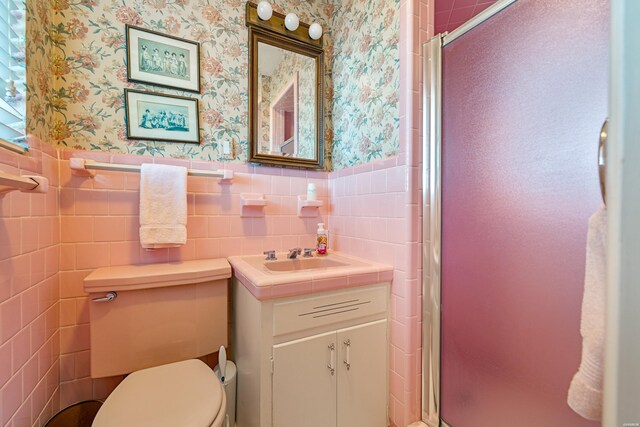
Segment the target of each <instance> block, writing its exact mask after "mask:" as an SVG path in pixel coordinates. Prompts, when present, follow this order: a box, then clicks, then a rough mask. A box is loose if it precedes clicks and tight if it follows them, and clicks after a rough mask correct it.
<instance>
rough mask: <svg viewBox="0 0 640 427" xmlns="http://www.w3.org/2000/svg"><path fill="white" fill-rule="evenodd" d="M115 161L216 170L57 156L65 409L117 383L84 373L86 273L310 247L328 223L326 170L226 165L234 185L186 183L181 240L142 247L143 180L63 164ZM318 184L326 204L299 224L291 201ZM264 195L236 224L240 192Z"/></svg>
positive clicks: (203, 165) (139, 159) (135, 159)
mask: <svg viewBox="0 0 640 427" xmlns="http://www.w3.org/2000/svg"><path fill="white" fill-rule="evenodd" d="M71 156H78V157H85V158H89V157H90V158H94V159H96V160H99V161H105V162H114V163H132V164H141V163H143V162H154V161H155V162H156V163H170V164H175V165H181V166H187V167H191V168H198V169H214V170H215V169H218V168H222V167H223V164H219V163H214V162H201V161H195V160H194V161H187V160H176V159H161V158H158V157H145V156H131V155H109V154H107V153H96V152H74V151H62V152H61V158H62V160H61V162H60V182H61V187H62V189H61V191H60V221H61V230H60V231H61V236H62V237H61V244H60V353H61V355H60V381H61V385H60V400H61V405H62V407H64V406H66V405H68V404H71V403H75V402H77V401H80V400H83V399H90V398H104V397H106V396H107V395H108V394H109V393H110V392H111V390H112V389H113V388H114V387H115V386H116V385H117V384H118V382H119V380H120V379H119V378H109V379H100V380H92V379H91V378H90V377H89V357H90V351H91V349H90V345H89V312H88V310H89V305H88V300H87V295H86V294H85V293H84V291H83V279H84V278H85V277H86V276H87V274H89V273H90V272H91V271H92V270H93V269H95V268H98V267H106V266H111V265H123V264H144V263H152V262H167V261H178V260H190V259H206V258H218V257H228V256H231V255H241V254H259V253H262V252H263V251H266V250H268V249H275V250H277V251H285V250H287V249H289V248H293V247H313V246H314V243H315V232H316V228H317V223H318V222H325V221H326V220H327V212H328V207H327V205H328V203H329V198H328V188H327V184H328V180H327V174H326V173H324V172H304V171H292V170H283V169H278V168H263V167H254V166H246V165H238V164H233V165H229V164H227V165H226V166H227V167H229V168H232V169H234V170H235V176H234V179H233V183H232V184H220V183H219V182H218V180H217V179H212V178H201V177H189V178H188V185H187V188H188V199H187V200H188V219H187V233H188V236H187V237H188V238H187V244H186V245H185V246H182V247H180V248H175V249H162V250H155V251H146V250H144V249H142V248H141V247H140V241H139V237H138V226H139V225H138V224H139V218H138V204H139V181H140V175H139V174H134V173H123V172H99V173H98V175H97V176H96V177H95V178H86V177H78V176H74V175H72V174H71V171H70V169H69V165H68V163H69V162H68V160H67V159H68V158H69V157H71ZM309 182H313V183H315V184H316V188H317V192H318V198H319V199H320V200H323V201H324V205H323V207H322V208H321V209H320V212H319V216H318V217H316V218H304V219H303V218H298V216H297V211H296V209H297V196H298V195H301V194H306V187H307V183H309ZM244 192H257V193H264V194H265V198H266V199H267V206H266V207H265V208H264V212H265V217H264V218H241V217H240V213H241V207H240V193H244Z"/></svg>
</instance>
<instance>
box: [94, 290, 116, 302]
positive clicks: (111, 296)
mask: <svg viewBox="0 0 640 427" xmlns="http://www.w3.org/2000/svg"><path fill="white" fill-rule="evenodd" d="M116 298H118V293H117V292H113V291H111V292H107V295H105V296H104V297H102V298H93V299H92V300H91V301H93V302H109V301H113V300H114V299H116Z"/></svg>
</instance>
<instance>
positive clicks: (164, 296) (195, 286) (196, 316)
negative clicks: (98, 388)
mask: <svg viewBox="0 0 640 427" xmlns="http://www.w3.org/2000/svg"><path fill="white" fill-rule="evenodd" d="M230 277H231V267H230V265H229V263H228V262H227V260H226V259H208V260H196V261H183V262H175V263H163V264H148V265H128V266H118V267H106V268H100V269H97V270H95V271H93V272H92V273H91V274H89V275H88V276H87V277H86V278H85V280H84V290H85V292H87V293H89V294H90V295H89V297H90V298H91V299H94V300H95V299H97V298H103V297H105V296H106V295H107V294H108V293H110V292H115V293H116V294H117V296H116V298H115V299H113V300H111V301H105V302H96V301H91V306H90V322H91V324H90V328H91V376H92V377H93V378H100V377H107V376H112V375H120V374H125V373H130V372H134V371H138V370H140V369H145V368H150V367H153V366H158V365H162V364H166V363H171V362H176V361H180V360H186V359H191V358H196V357H200V356H204V355H206V354H209V353H213V352H215V351H217V350H218V349H219V348H220V346H221V345H223V346H225V347H226V346H227V338H228V337H227V328H228V317H227V289H228V279H229V278H230Z"/></svg>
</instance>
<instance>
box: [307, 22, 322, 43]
mask: <svg viewBox="0 0 640 427" xmlns="http://www.w3.org/2000/svg"><path fill="white" fill-rule="evenodd" d="M309 37H311V38H312V39H313V40H318V39H319V38H320V37H322V26H321V25H320V24H318V23H317V22H314V23H313V24H311V26H310V27H309Z"/></svg>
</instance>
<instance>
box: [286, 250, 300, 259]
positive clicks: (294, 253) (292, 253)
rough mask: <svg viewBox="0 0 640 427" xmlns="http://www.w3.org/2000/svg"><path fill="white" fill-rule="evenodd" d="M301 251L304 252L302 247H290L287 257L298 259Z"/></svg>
mask: <svg viewBox="0 0 640 427" xmlns="http://www.w3.org/2000/svg"><path fill="white" fill-rule="evenodd" d="M301 253H302V249H300V248H293V249H289V253H288V254H287V258H289V259H296V258H297V257H298V255H300V254H301Z"/></svg>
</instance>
